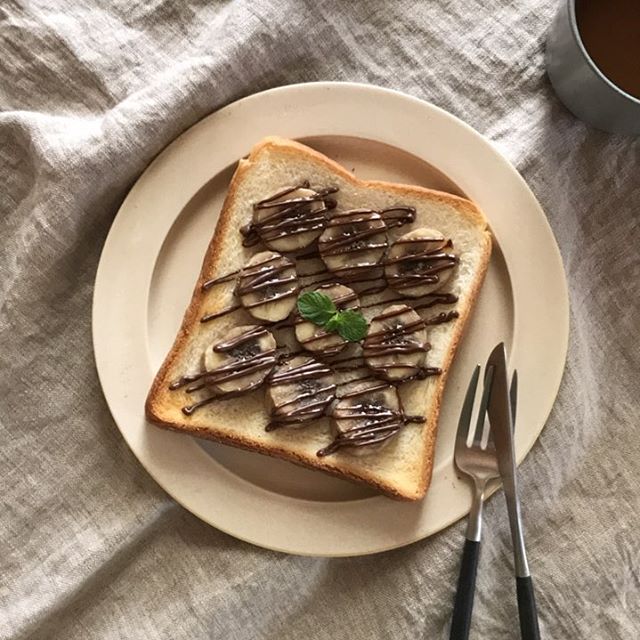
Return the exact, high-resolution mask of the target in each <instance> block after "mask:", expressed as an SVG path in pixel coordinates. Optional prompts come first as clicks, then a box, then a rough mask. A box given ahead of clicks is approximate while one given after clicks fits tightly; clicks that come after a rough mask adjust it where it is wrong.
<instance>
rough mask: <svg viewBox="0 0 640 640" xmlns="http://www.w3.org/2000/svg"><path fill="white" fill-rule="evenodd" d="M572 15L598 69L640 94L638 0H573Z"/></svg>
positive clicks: (639, 14) (620, 86)
mask: <svg viewBox="0 0 640 640" xmlns="http://www.w3.org/2000/svg"><path fill="white" fill-rule="evenodd" d="M576 19H577V22H578V31H579V32H580V37H581V38H582V42H583V44H584V48H585V49H586V50H587V53H588V54H589V56H590V57H591V59H592V60H593V61H594V62H595V64H596V66H597V67H598V69H600V71H602V73H603V74H604V75H605V76H606V77H607V78H609V80H611V82H613V84H615V85H616V86H618V87H619V88H620V89H622V90H623V91H626V92H627V93H630V94H631V95H632V96H635V97H636V98H640V0H576Z"/></svg>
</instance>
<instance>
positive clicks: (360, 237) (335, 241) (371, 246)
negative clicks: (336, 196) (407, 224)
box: [318, 209, 389, 282]
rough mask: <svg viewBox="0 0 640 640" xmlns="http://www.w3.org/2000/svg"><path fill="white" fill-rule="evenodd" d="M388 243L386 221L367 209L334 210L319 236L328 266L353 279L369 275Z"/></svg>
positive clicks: (365, 277) (320, 246) (323, 255)
mask: <svg viewBox="0 0 640 640" xmlns="http://www.w3.org/2000/svg"><path fill="white" fill-rule="evenodd" d="M388 245H389V242H388V240H387V225H386V224H385V222H384V220H383V219H382V216H381V215H380V214H379V213H378V212H377V211H371V210H370V209H353V210H352V211H341V212H340V213H336V214H335V215H333V216H332V217H331V219H330V220H329V222H327V228H326V229H325V230H324V231H323V232H322V235H321V236H320V239H319V240H318V249H319V250H320V256H321V257H322V260H323V261H324V263H325V264H326V265H327V268H328V269H329V270H330V271H333V272H334V273H336V274H338V275H339V276H340V277H341V278H347V279H348V280H350V281H352V282H356V281H360V279H361V278H364V279H368V278H370V277H372V276H371V275H370V271H371V269H372V268H373V267H375V266H376V265H377V264H378V263H379V262H380V260H381V258H382V256H383V255H384V253H385V251H386V250H387V247H388Z"/></svg>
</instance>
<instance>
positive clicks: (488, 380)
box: [473, 366, 493, 445]
mask: <svg viewBox="0 0 640 640" xmlns="http://www.w3.org/2000/svg"><path fill="white" fill-rule="evenodd" d="M492 385H493V366H489V367H487V369H486V370H485V372H484V389H483V391H482V398H481V400H480V409H479V410H478V419H477V420H476V429H475V432H474V434H473V444H474V445H480V443H481V442H482V434H483V432H484V418H485V415H486V413H487V406H488V404H489V395H490V394H491V386H492Z"/></svg>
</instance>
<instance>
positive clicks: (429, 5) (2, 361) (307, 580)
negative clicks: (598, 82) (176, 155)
mask: <svg viewBox="0 0 640 640" xmlns="http://www.w3.org/2000/svg"><path fill="white" fill-rule="evenodd" d="M555 7H556V3H555V1H553V0H542V1H540V0H536V1H534V0H520V1H517V2H512V1H511V0H490V1H487V2H480V1H479V0H471V1H470V0H450V1H445V0H440V1H439V2H435V1H431V2H412V1H409V0H403V1H394V2H382V1H379V0H371V1H370V2H354V3H347V2H339V1H335V2H333V1H330V0H308V1H306V2H302V1H296V0H272V1H269V2H267V1H264V2H255V1H254V2H251V1H250V0H246V1H245V0H233V1H231V2H205V1H203V0H201V1H197V0H183V1H172V0H147V1H146V2H142V1H138V2H132V1H129V0H127V1H125V0H112V1H111V2H98V1H97V0H94V2H88V1H86V0H75V1H74V0H58V1H57V2H46V1H42V0H4V1H3V2H2V3H1V4H0V80H1V83H0V108H1V109H2V113H1V114H0V181H1V182H0V275H1V278H0V434H1V435H0V438H1V440H0V445H1V446H0V460H1V465H2V467H1V473H2V476H1V477H2V497H1V500H2V509H1V510H0V536H1V538H0V542H1V549H0V637H2V638H11V639H18V638H33V639H36V638H43V639H50V638H64V639H65V640H72V639H75V638H78V639H80V638H82V639H86V638H107V639H115V638H127V639H129V638H135V639H138V638H140V639H142V638H144V639H156V638H171V639H172V640H179V639H182V638H189V639H194V638H225V639H229V640H231V639H243V640H244V639H247V638H260V639H274V640H275V639H285V640H286V639H291V640H293V639H298V638H301V637H304V638H307V639H308V640H315V639H320V638H323V639H324V638H326V639H331V640H335V639H339V638H349V639H350V640H360V639H369V638H394V639H395V638H412V639H413V638H421V637H425V638H446V637H448V635H447V627H448V621H449V616H450V612H451V604H452V598H453V592H454V586H455V580H456V577H457V570H458V566H459V561H460V549H461V540H462V534H463V524H462V523H458V524H457V525H455V526H453V527H451V528H449V529H447V530H445V531H443V532H441V533H439V534H437V535H435V536H433V537H431V538H430V539H427V540H424V541H422V542H419V543H416V544H414V545H412V546H409V547H407V548H404V549H400V550H396V551H392V552H390V553H385V554H380V555H376V556H373V557H363V558H356V559H340V560H331V559H318V558H301V557H292V556H286V555H281V554H278V553H274V552H269V551H264V550H262V549H259V548H256V547H253V546H250V545H248V544H245V543H242V542H239V541H236V540H234V539H233V538H231V537H229V536H227V535H225V534H223V533H220V532H218V531H216V530H215V529H213V528H211V527H209V526H207V525H206V524H204V523H202V522H201V521H199V520H198V519H197V518H196V517H194V516H192V515H191V514H189V513H188V512H186V511H185V510H184V509H183V508H181V507H180V506H178V505H176V504H175V503H174V502H173V501H172V500H171V499H170V498H168V497H167V495H165V493H164V492H163V491H162V490H161V489H160V488H159V487H158V486H157V485H156V484H155V483H154V482H153V480H152V479H151V478H150V477H149V476H148V475H147V474H146V473H145V471H144V470H143V469H142V467H141V466H140V464H139V463H138V462H137V461H136V459H135V458H134V456H133V455H132V454H131V452H130V451H129V450H128V448H127V446H126V445H125V443H124V441H123V439H122V437H121V436H120V434H119V432H118V430H117V428H116V426H115V425H114V423H113V421H112V419H111V417H110V414H109V411H108V410H107V407H106V404H105V401H104V399H103V397H102V394H101V391H100V387H99V384H98V379H97V376H96V372H95V368H94V363H93V353H92V346H91V313H90V311H91V295H92V289H93V281H94V276H95V271H96V266H97V262H98V258H99V255H100V250H101V247H102V244H103V242H104V239H105V237H106V234H107V232H108V230H109V226H110V224H111V222H112V220H113V218H114V215H115V213H116V211H117V209H118V207H119V205H120V203H121V202H122V200H123V198H124V196H125V194H126V193H127V190H128V189H129V188H130V187H131V185H132V184H133V182H134V181H135V180H136V178H137V177H138V176H139V175H140V173H141V172H142V171H143V170H144V168H145V167H146V166H147V165H148V163H149V162H150V160H151V159H152V158H153V157H154V156H155V155H156V154H157V153H158V152H159V151H160V150H161V149H162V148H163V147H164V146H166V145H167V144H168V143H169V142H171V141H172V140H173V139H174V138H175V137H176V136H177V135H178V134H179V133H180V132H182V131H184V130H185V129H186V128H187V127H189V126H190V125H192V124H194V123H195V122H197V121H198V120H199V119H201V118H202V117H204V116H205V115H207V114H209V113H211V112H212V111H214V110H216V109H218V108H219V107H221V106H223V105H225V104H227V103H229V102H231V101H233V100H235V99H237V98H240V97H242V96H245V95H248V94H251V93H254V92H256V91H259V90H262V89H266V88H269V87H274V86H277V85H282V84H289V83H293V82H302V81H313V80H352V81H360V82H370V83H374V84H378V85H382V86H385V87H391V88H395V89H399V90H402V91H405V92H407V93H410V94H412V95H414V96H417V97H420V98H424V99H426V100H429V101H431V102H433V103H435V104H436V105H439V106H441V107H443V108H444V109H447V110H448V111H450V112H451V113H454V114H455V115H457V116H459V117H460V118H462V119H463V120H465V121H466V122H468V123H469V124H471V125H472V126H473V127H475V128H476V129H477V130H479V131H480V132H481V133H483V134H484V135H485V136H486V137H487V138H489V139H490V140H491V141H492V142H493V143H494V144H495V145H496V146H497V147H498V149H499V150H500V151H501V152H503V153H504V154H505V155H506V156H507V157H508V158H509V159H510V160H511V161H512V162H513V163H514V164H515V166H516V167H517V168H518V170H519V171H520V172H521V173H522V175H523V176H524V177H525V179H526V180H527V181H528V183H529V184H530V185H531V187H532V189H533V191H534V192H535V194H536V196H537V197H538V198H539V200H540V202H541V203H542V205H543V207H544V209H545V211H546V214H547V216H548V218H549V221H550V223H551V225H552V227H553V230H554V232H555V234H556V237H557V239H558V243H559V245H560V249H561V252H562V255H563V258H564V261H565V265H566V270H567V276H568V280H569V288H570V295H571V309H572V312H571V326H572V328H571V339H570V348H569V358H568V364H567V368H566V371H565V376H564V380H563V383H562V388H561V390H560V394H559V396H558V400H557V403H556V405H555V409H554V411H553V413H552V415H551V417H550V419H549V421H548V424H547V426H546V428H545V430H544V432H543V433H542V436H541V437H540V440H539V442H538V443H537V444H536V445H535V447H534V448H533V450H532V452H531V454H530V455H529V456H528V457H527V459H526V461H525V462H524V463H523V465H522V467H521V477H522V487H523V491H522V497H523V501H524V510H525V518H526V530H527V538H528V550H529V556H530V563H531V567H532V570H533V574H534V577H535V580H536V587H537V598H538V606H539V613H540V626H541V629H542V634H543V637H545V638H563V639H565V638H576V639H584V638H593V639H595V640H600V639H609V638H611V639H613V638H616V639H617V638H624V639H634V638H637V637H639V629H640V596H639V593H640V584H639V583H640V573H639V571H640V569H639V567H640V537H639V533H638V532H639V530H640V516H639V515H638V512H639V510H640V497H639V496H640V481H639V480H638V474H640V420H639V417H640V416H639V413H640V410H639V399H640V381H639V380H640V377H639V375H638V374H639V372H640V347H639V344H638V343H639V340H640V336H639V335H638V334H639V331H638V329H639V325H640V321H639V318H640V304H639V301H638V298H639V288H640V261H639V253H638V250H639V247H640V229H639V221H640V142H638V141H634V140H632V139H629V138H623V137H617V136H613V135H609V134H605V133H601V132H598V131H595V130H593V129H590V128H588V127H586V126H585V125H584V124H582V123H581V122H579V121H577V120H576V119H574V117H573V116H572V115H571V114H570V113H569V112H568V111H567V110H566V109H565V108H564V107H563V106H562V105H561V104H560V103H559V102H558V100H557V99H556V97H555V96H554V94H553V92H552V90H551V87H550V85H549V81H548V79H547V78H546V76H545V73H544V65H543V52H544V38H545V32H546V30H547V28H548V27H549V24H550V22H551V18H552V16H553V13H554V11H555ZM532 268H535V265H532ZM544 312H545V310H544V309H540V310H539V313H540V314H544ZM486 521H487V523H488V524H487V527H488V531H487V533H488V534H489V535H488V536H487V538H486V543H485V547H484V550H483V556H482V559H481V570H480V574H479V579H478V590H477V596H476V607H475V611H474V623H473V630H472V632H473V637H474V638H487V639H490V640H493V639H497V640H500V639H503V638H504V639H507V638H518V637H519V635H518V631H517V613H516V605H515V594H514V583H513V579H512V560H511V544H510V539H509V533H508V524H507V520H506V517H505V507H504V501H503V498H502V495H501V494H498V495H497V496H496V497H495V498H493V499H491V500H490V501H489V503H488V505H487V513H486Z"/></svg>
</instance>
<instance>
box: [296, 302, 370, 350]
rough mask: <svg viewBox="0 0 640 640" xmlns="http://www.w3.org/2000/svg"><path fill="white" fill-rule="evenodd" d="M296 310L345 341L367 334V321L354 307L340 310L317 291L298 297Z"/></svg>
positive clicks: (351, 340) (306, 318)
mask: <svg viewBox="0 0 640 640" xmlns="http://www.w3.org/2000/svg"><path fill="white" fill-rule="evenodd" d="M298 311H299V313H300V315H301V316H302V317H303V318H304V319H305V320H309V321H310V322H313V324H316V325H318V326H319V327H322V328H323V329H325V331H329V332H331V333H337V334H338V335H339V336H340V337H341V338H342V339H343V340H346V341H347V342H359V341H360V340H362V338H364V337H365V336H366V335H367V321H366V320H365V317H364V316H363V315H362V314H361V313H360V312H359V311H356V310H355V309H344V310H340V309H338V308H337V307H336V305H335V303H334V302H333V300H332V299H331V298H330V297H329V296H328V295H326V294H324V293H320V292H319V291H307V292H306V293H303V294H302V295H301V296H300V297H299V298H298Z"/></svg>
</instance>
